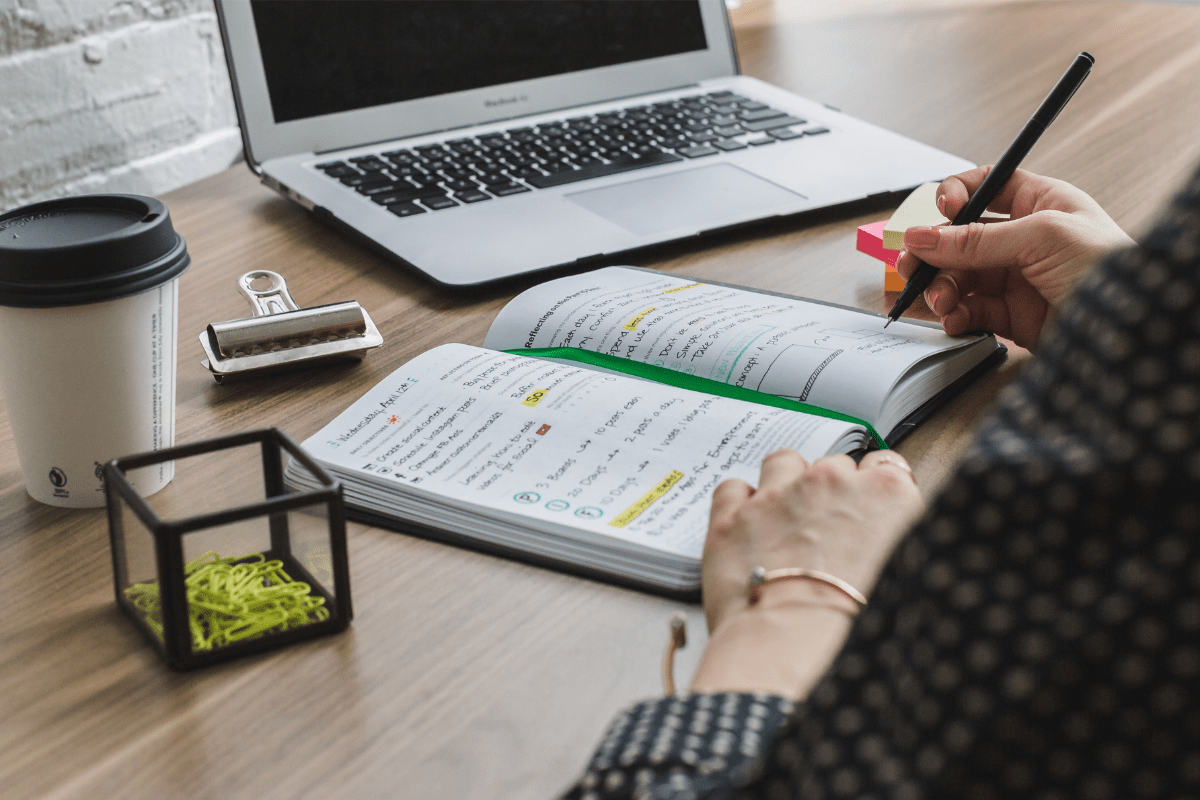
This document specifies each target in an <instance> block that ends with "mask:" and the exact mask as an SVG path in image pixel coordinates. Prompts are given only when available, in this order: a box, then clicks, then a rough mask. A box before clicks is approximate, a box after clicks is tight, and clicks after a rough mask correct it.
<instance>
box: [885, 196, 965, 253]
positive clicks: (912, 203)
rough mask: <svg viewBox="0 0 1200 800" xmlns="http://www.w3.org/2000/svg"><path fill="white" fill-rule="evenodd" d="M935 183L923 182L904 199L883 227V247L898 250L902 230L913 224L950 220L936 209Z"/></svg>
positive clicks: (940, 222) (902, 243) (928, 223)
mask: <svg viewBox="0 0 1200 800" xmlns="http://www.w3.org/2000/svg"><path fill="white" fill-rule="evenodd" d="M938 185H939V184H937V183H923V184H921V185H920V186H918V187H917V188H916V189H913V191H912V194H910V195H909V196H908V197H906V198H905V199H904V202H903V203H901V204H900V207H899V208H897V209H896V213H895V214H892V218H891V219H889V220H888V221H887V223H886V224H885V225H884V227H883V247H884V248H885V249H887V250H900V249H902V248H903V247H904V232H905V231H906V230H908V229H909V228H911V227H913V226H914V225H948V224H949V223H950V220H948V219H946V218H945V217H943V216H942V214H941V212H940V211H938V210H937V188H938Z"/></svg>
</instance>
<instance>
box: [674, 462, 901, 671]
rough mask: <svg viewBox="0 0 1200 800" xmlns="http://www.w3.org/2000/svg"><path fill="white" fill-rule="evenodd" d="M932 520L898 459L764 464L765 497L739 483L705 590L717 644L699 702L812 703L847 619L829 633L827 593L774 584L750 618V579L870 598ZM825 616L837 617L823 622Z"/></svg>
mask: <svg viewBox="0 0 1200 800" xmlns="http://www.w3.org/2000/svg"><path fill="white" fill-rule="evenodd" d="M921 510H922V501H921V495H920V492H919V491H918V490H917V487H916V484H915V482H914V481H913V478H912V473H911V471H910V470H909V468H908V464H907V463H906V462H905V461H904V458H903V456H901V455H899V454H898V453H895V452H892V451H887V450H883V451H876V452H872V453H868V454H867V455H866V456H865V457H864V458H863V460H862V462H861V463H859V464H855V463H854V461H853V460H852V459H850V458H849V457H848V456H830V457H827V458H822V459H819V460H818V461H815V462H813V463H812V464H809V463H808V462H807V461H806V460H805V459H804V458H803V457H802V456H801V455H800V454H799V453H797V452H796V451H794V450H781V451H778V452H776V453H772V454H771V455H769V456H767V458H766V459H764V461H763V465H762V471H761V474H760V479H759V484H758V488H757V489H756V488H754V487H751V486H750V485H749V484H747V483H745V482H743V481H738V480H728V481H725V482H724V483H722V484H721V485H719V486H718V487H717V489H716V491H715V492H714V494H713V504H712V514H711V517H710V522H709V530H708V538H707V540H706V541H705V545H704V566H703V579H702V580H703V591H704V610H705V614H706V615H707V618H708V628H709V631H710V633H711V637H710V641H709V646H708V648H707V649H706V651H705V657H704V659H703V661H702V663H701V666H700V669H699V670H698V671H697V673H696V678H695V679H694V680H693V684H692V688H693V691H732V690H741V691H773V692H776V693H784V694H789V695H791V694H795V693H797V692H801V691H803V690H804V684H805V682H806V681H808V680H809V679H810V678H811V679H814V680H815V678H816V677H817V676H819V675H820V673H821V672H823V671H824V665H825V664H826V663H827V661H828V658H832V656H833V654H834V653H835V652H836V649H837V647H839V646H840V637H841V636H843V635H844V634H845V630H846V628H847V627H848V626H847V625H845V623H844V621H845V619H846V618H845V616H844V614H843V613H842V612H840V611H833V612H832V613H833V619H835V620H839V621H841V623H842V624H840V625H836V626H832V627H831V626H828V625H825V624H824V622H823V620H825V619H827V617H828V613H829V612H830V610H831V609H830V608H829V607H828V605H827V604H823V603H822V602H820V601H819V600H817V601H815V600H814V596H815V595H814V591H817V592H819V591H820V590H821V589H822V588H823V587H820V586H814V585H813V584H812V583H811V582H809V581H796V580H789V581H780V582H778V583H772V584H770V585H768V586H766V587H764V588H763V591H762V600H761V601H760V602H759V603H758V604H757V605H754V606H751V605H750V604H749V601H748V599H747V593H746V590H747V581H748V578H749V576H750V571H751V570H752V569H754V568H755V567H760V566H761V567H764V568H765V569H766V570H768V571H770V570H774V569H780V568H784V567H807V568H809V569H816V570H820V571H822V572H826V573H829V574H831V575H834V576H836V577H838V578H841V579H842V580H844V581H847V582H849V583H850V584H851V585H853V586H854V587H856V588H857V589H858V590H859V591H861V592H862V593H863V594H869V593H870V590H871V587H872V586H873V585H874V583H875V579H876V577H877V576H878V573H879V570H880V569H882V567H883V563H884V562H885V561H886V560H887V558H888V556H889V555H890V554H891V551H892V548H893V547H894V546H895V544H896V542H897V541H898V540H899V538H900V536H901V534H903V533H904V532H905V531H906V530H907V529H908V528H909V526H910V525H911V524H912V523H913V522H914V521H915V520H916V518H917V516H918V515H919V514H920V513H921ZM814 607H817V608H819V609H821V610H822V611H824V612H826V613H825V614H817V615H813V613H812V612H813V610H814ZM797 615H798V616H797ZM797 626H799V627H797ZM813 626H816V628H817V629H821V628H822V627H823V628H824V629H825V630H826V631H827V632H828V633H829V635H826V636H822V635H821V631H820V630H814V629H812V628H813ZM818 641H821V642H824V645H823V646H816V642H818ZM816 651H820V652H816ZM789 687H790V689H789ZM784 689H788V691H784Z"/></svg>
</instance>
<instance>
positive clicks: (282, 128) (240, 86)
mask: <svg viewBox="0 0 1200 800" xmlns="http://www.w3.org/2000/svg"><path fill="white" fill-rule="evenodd" d="M697 2H698V3H699V6H700V11H701V18H702V20H703V23H704V35H705V39H706V42H707V45H708V46H707V48H706V49H705V50H702V51H692V52H685V53H678V54H673V55H667V56H661V57H657V58H651V59H644V60H638V61H632V62H627V63H619V64H614V65H611V66H606V67H598V68H592V69H585V70H581V71H578V72H570V73H565V74H558V75H551V76H547V77H541V78H532V79H527V80H521V81H515V82H510V83H504V84H499V85H495V86H489V87H483V88H478V89H468V90H464V91H457V92H453V93H450V94H443V95H438V96H435V97H424V98H419V99H414V100H407V101H401V102H394V103H387V104H384V105H378V106H373V107H369V108H361V109H357V110H352V111H343V112H338V113H331V114H325V115H321V116H315V117H309V118H305V119H298V120H292V121H288V122H276V121H275V119H274V116H273V113H272V109H271V103H270V94H269V92H268V87H267V80H266V73H265V69H264V66H263V60H262V53H261V51H260V49H259V44H258V38H257V31H256V28H255V24H254V16H253V13H252V9H251V5H250V0H216V9H217V13H218V19H219V21H220V26H221V34H222V38H223V40H224V42H225V50H226V59H227V63H228V66H229V71H230V78H231V80H232V84H233V89H234V100H235V103H236V105H237V110H238V118H239V122H240V123H241V127H242V138H243V141H244V144H245V147H246V158H247V161H248V162H249V163H250V166H251V168H252V169H254V170H255V171H258V172H261V164H262V163H265V162H267V161H269V160H271V159H274V158H282V157H286V156H293V155H299V154H303V153H320V152H327V151H332V150H339V149H344V148H350V147H355V146H359V145H367V144H373V143H377V142H385V141H390V140H393V139H400V138H405V137H409V136H419V135H422V134H429V133H436V132H441V131H449V130H454V129H457V128H463V127H468V126H471V125H482V124H487V123H489V122H499V121H503V120H508V119H514V118H518V117H521V116H525V115H530V114H537V113H541V112H547V111H556V110H560V109H569V108H573V107H576V106H583V105H588V104H592V103H600V102H604V101H608V100H616V99H620V98H632V97H636V96H637V95H641V94H648V93H651V92H655V91H664V90H669V89H676V88H680V87H685V86H691V85H695V84H697V83H698V82H700V81H704V80H710V79H715V78H721V77H727V76H730V75H736V74H737V71H738V70H737V59H736V54H735V50H734V46H733V38H732V32H731V30H730V27H729V20H728V16H727V14H726V11H725V5H724V2H723V0H697Z"/></svg>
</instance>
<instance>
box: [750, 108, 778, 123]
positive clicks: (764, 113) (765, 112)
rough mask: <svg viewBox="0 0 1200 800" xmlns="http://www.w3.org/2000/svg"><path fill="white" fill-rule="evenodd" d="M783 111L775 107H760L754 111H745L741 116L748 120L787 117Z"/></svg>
mask: <svg viewBox="0 0 1200 800" xmlns="http://www.w3.org/2000/svg"><path fill="white" fill-rule="evenodd" d="M786 116H787V114H785V113H784V112H782V111H779V110H777V109H774V108H760V109H757V110H754V111H743V112H742V113H741V117H742V119H743V120H745V121H746V122H756V121H758V120H760V119H771V118H772V117H786Z"/></svg>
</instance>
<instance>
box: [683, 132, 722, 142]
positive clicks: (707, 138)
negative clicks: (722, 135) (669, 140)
mask: <svg viewBox="0 0 1200 800" xmlns="http://www.w3.org/2000/svg"><path fill="white" fill-rule="evenodd" d="M688 138H689V139H691V140H692V141H693V142H696V143H697V144H704V143H705V142H711V141H712V140H713V139H717V138H719V137H718V136H717V135H716V134H712V133H689V134H688Z"/></svg>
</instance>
